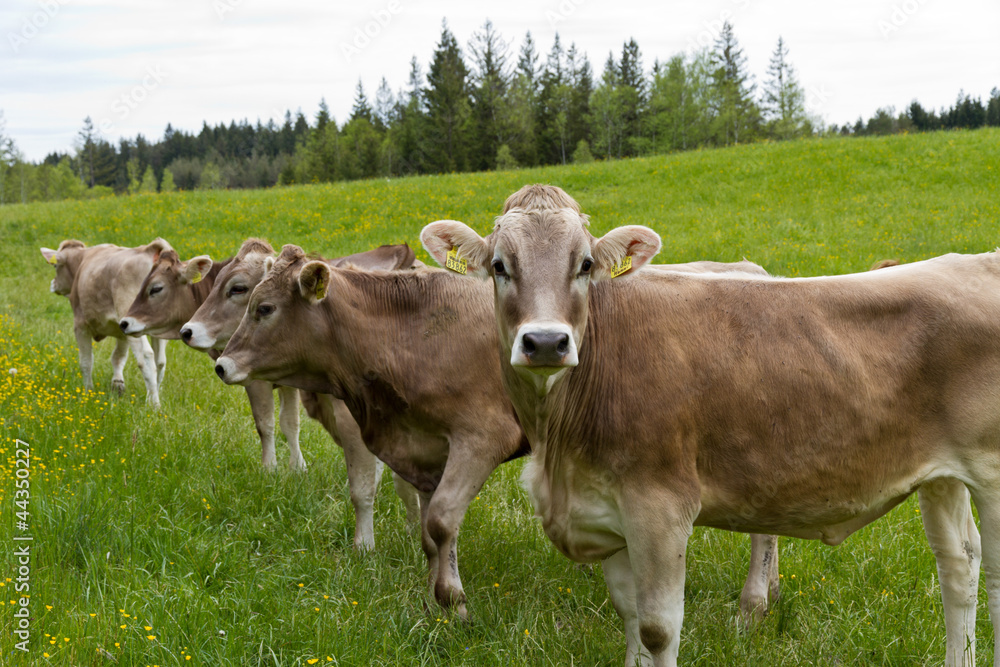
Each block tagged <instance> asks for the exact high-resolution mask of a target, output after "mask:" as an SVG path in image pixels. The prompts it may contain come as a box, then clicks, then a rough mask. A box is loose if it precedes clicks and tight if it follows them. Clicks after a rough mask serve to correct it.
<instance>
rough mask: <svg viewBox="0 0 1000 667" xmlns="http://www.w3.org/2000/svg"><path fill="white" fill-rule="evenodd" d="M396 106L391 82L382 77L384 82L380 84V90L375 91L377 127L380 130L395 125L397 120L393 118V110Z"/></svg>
mask: <svg viewBox="0 0 1000 667" xmlns="http://www.w3.org/2000/svg"><path fill="white" fill-rule="evenodd" d="M395 106H396V100H395V98H394V97H393V94H392V89H391V88H389V82H388V81H386V79H385V77H384V76H383V77H382V81H381V82H379V84H378V90H376V91H375V110H374V115H375V121H374V122H375V127H376V128H377V129H380V130H385V129H387V128H388V127H389V126H391V125H392V124H393V122H394V121H395V118H393V109H394V108H395Z"/></svg>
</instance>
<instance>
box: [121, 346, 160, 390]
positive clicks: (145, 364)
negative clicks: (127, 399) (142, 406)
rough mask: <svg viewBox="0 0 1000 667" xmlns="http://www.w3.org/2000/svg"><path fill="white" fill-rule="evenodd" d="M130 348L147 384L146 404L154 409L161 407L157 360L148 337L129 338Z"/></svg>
mask: <svg viewBox="0 0 1000 667" xmlns="http://www.w3.org/2000/svg"><path fill="white" fill-rule="evenodd" d="M128 346H129V347H130V348H131V349H132V356H134V357H135V360H136V362H137V363H138V364H139V370H140V371H142V379H143V381H145V383H146V403H148V404H149V405H150V407H153V408H159V407H160V390H159V386H158V385H157V384H156V360H155V359H154V357H153V347H152V346H151V345H150V344H149V339H148V338H147V337H146V336H139V337H138V338H133V337H131V336H129V338H128Z"/></svg>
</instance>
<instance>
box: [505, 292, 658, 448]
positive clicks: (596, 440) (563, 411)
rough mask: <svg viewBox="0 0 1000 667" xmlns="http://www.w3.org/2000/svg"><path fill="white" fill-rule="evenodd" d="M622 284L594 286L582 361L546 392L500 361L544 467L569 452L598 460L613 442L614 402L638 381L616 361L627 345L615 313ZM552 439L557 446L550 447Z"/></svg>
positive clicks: (580, 354)
mask: <svg viewBox="0 0 1000 667" xmlns="http://www.w3.org/2000/svg"><path fill="white" fill-rule="evenodd" d="M621 288H622V285H610V284H607V283H594V284H593V285H591V287H590V291H589V293H588V318H587V326H586V330H585V332H584V335H583V340H581V341H580V345H579V363H578V365H577V366H576V367H574V368H570V369H567V371H565V374H564V375H562V376H560V377H558V378H557V379H555V380H554V381H553V382H552V383H551V386H550V387H549V388H548V391H545V392H542V391H539V385H537V384H534V383H533V382H532V381H531V380H530V379H526V378H523V377H522V376H521V375H520V374H519V373H517V372H516V371H514V369H513V368H512V367H511V366H510V363H509V361H507V360H506V359H504V360H503V361H502V364H503V369H504V374H505V381H506V384H507V386H508V388H512V387H516V393H512V394H511V399H512V401H513V403H514V406H515V409H516V410H517V412H518V417H519V418H520V420H521V423H522V424H523V425H525V428H526V429H529V428H530V429H532V431H533V432H532V433H530V434H529V440H530V442H531V446H532V451H533V453H534V454H535V455H539V456H541V457H543V460H544V461H546V465H549V464H551V463H552V462H553V460H554V457H560V456H562V455H563V453H564V452H568V451H572V452H578V453H580V454H582V455H583V456H584V457H585V458H590V459H594V460H597V459H596V455H597V454H598V453H599V452H600V449H601V448H603V447H606V446H608V445H609V444H611V443H609V436H614V435H617V432H616V424H617V422H618V421H619V419H618V416H617V414H616V412H615V410H616V408H615V406H616V405H617V404H618V403H619V402H620V401H619V400H618V399H616V396H619V398H620V396H621V394H622V392H621V391H620V390H621V389H622V386H623V385H622V384H621V383H629V382H637V381H639V378H637V377H634V376H632V375H630V373H629V371H628V369H624V368H618V367H617V364H616V362H615V361H613V358H616V357H620V350H621V349H622V346H623V345H625V346H626V347H628V343H627V341H628V339H629V331H628V330H627V329H626V328H623V325H622V318H619V317H616V312H617V311H616V305H617V303H619V302H621V303H624V302H625V300H623V299H620V298H619V299H617V300H616V299H615V298H614V297H615V295H614V294H612V293H613V292H616V291H620V289H621ZM609 345H613V346H614V347H615V348H617V349H616V350H613V351H614V352H615V354H614V355H611V354H603V353H604V352H612V350H610V349H606V348H607V346H609ZM635 409H638V408H635ZM630 410H631V409H630ZM550 442H555V443H559V446H558V447H556V448H552V447H548V445H549V443H550Z"/></svg>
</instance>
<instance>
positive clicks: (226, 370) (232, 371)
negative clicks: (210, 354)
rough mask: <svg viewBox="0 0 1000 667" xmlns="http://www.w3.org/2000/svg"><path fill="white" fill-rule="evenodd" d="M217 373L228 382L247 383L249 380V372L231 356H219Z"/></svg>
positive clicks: (216, 367)
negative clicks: (238, 365) (239, 365)
mask: <svg viewBox="0 0 1000 667" xmlns="http://www.w3.org/2000/svg"><path fill="white" fill-rule="evenodd" d="M215 374H216V375H218V376H219V379H220V380H222V381H223V382H225V383H226V384H246V383H247V382H248V381H249V380H248V378H247V375H248V373H247V372H246V371H244V370H241V369H240V368H238V367H237V365H236V362H234V361H233V360H232V359H231V358H229V357H219V359H218V361H216V362H215Z"/></svg>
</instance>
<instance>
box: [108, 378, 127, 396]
mask: <svg viewBox="0 0 1000 667" xmlns="http://www.w3.org/2000/svg"><path fill="white" fill-rule="evenodd" d="M111 391H113V392H115V395H116V396H124V395H125V380H112V381H111Z"/></svg>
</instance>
